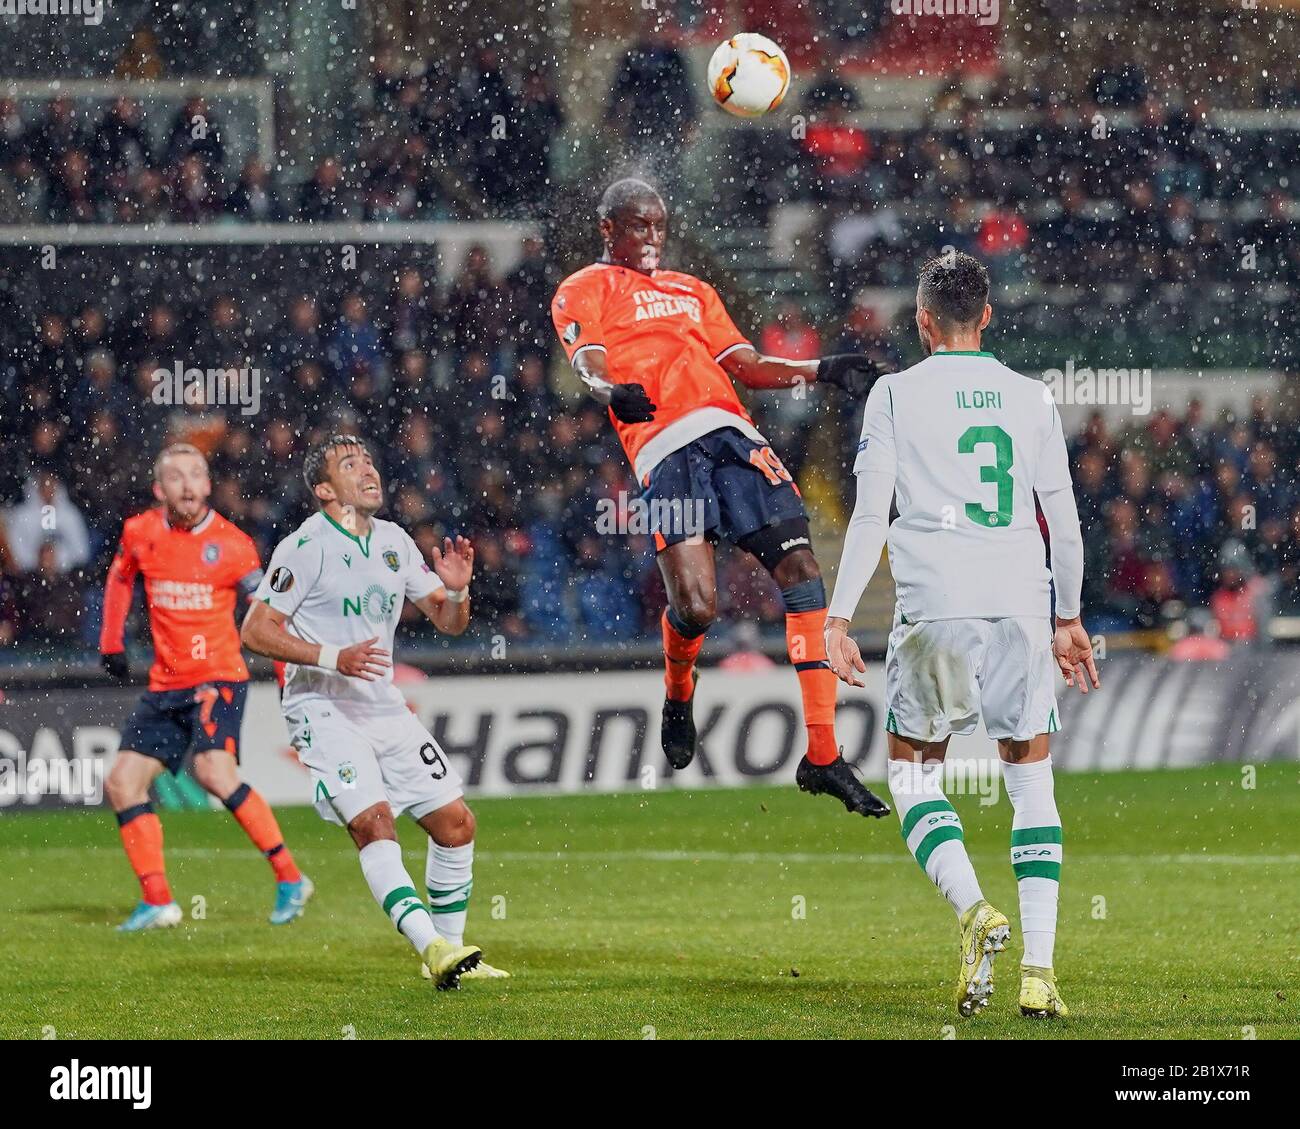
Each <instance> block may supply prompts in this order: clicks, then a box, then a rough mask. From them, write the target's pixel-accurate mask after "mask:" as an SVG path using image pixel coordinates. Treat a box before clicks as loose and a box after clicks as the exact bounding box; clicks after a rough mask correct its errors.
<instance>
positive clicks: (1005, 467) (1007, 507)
mask: <svg viewBox="0 0 1300 1129" xmlns="http://www.w3.org/2000/svg"><path fill="white" fill-rule="evenodd" d="M981 443H988V444H991V445H992V447H993V462H991V463H984V464H983V465H982V466H981V467H980V481H981V482H994V483H997V487H998V508H997V509H996V510H990V509H989V508H988V507H987V506H984V505H981V504H979V503H977V502H967V503H966V516H967V517H968V518H970V520H971V521H973V522H975V523H976V524H978V525H983V526H985V527H987V528H989V529H996V528H999V527H1005V526H1008V525H1010V524H1011V505H1012V501H1013V499H1014V497H1015V482H1014V481H1013V480H1012V478H1011V463H1012V457H1013V454H1014V452H1013V448H1012V446H1011V436H1010V435H1008V434H1007V433H1006V432H1005V431H1003V430H1002V428H1000V427H996V426H984V427H968V428H967V429H966V430H965V431H963V432H962V435H961V438H960V439H958V440H957V453H958V454H959V455H972V454H974V453H975V448H976V447H978V446H979V445H980V444H981Z"/></svg>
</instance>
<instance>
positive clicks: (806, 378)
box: [719, 346, 880, 397]
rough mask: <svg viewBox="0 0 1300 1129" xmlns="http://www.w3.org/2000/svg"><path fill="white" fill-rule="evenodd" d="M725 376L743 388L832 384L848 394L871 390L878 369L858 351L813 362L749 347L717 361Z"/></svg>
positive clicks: (858, 394)
mask: <svg viewBox="0 0 1300 1129" xmlns="http://www.w3.org/2000/svg"><path fill="white" fill-rule="evenodd" d="M719 363H720V364H721V365H722V367H723V369H724V370H725V371H726V373H727V375H728V376H730V377H731V378H732V379H733V380H738V381H739V382H740V383H741V384H743V385H744V386H745V387H746V388H756V389H764V388H794V387H797V386H798V385H801V384H813V383H819V384H834V385H835V386H836V387H837V388H842V389H844V391H845V392H847V393H848V394H849V395H850V396H855V397H862V396H865V395H866V394H867V393H868V392H870V391H871V386H872V384H874V383H875V380H876V378H877V377H878V376H879V375H880V368H879V366H878V365H877V364H876V362H875V361H873V360H872V359H871V358H870V357H868V356H866V355H865V354H861V353H837V354H832V355H830V356H826V357H822V358H821V359H820V360H815V361H789V360H786V359H785V358H784V357H769V356H765V355H764V354H762V353H760V352H758V350H757V349H753V348H751V347H749V346H745V347H744V348H742V349H735V350H733V351H732V352H730V353H728V354H727V355H726V356H725V357H723V358H722V360H721V361H720V362H719Z"/></svg>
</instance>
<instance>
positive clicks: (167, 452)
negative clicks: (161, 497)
mask: <svg viewBox="0 0 1300 1129" xmlns="http://www.w3.org/2000/svg"><path fill="white" fill-rule="evenodd" d="M173 455H197V456H198V457H199V458H200V459H202V460H203V469H204V470H207V469H208V458H207V456H206V455H205V454H204V453H203V452H202V451H200V450H199V449H198V448H197V447H196V446H194V444H193V443H172V444H170V445H169V446H166V447H164V448H163V449H162V450H161V451H159V452H158V457H157V458H156V459H155V460H154V464H153V478H154V481H155V482H157V481H158V479H159V478H161V477H162V468H163V463H164V462H165V461H166V460H167V459H169V458H171V457H172V456H173Z"/></svg>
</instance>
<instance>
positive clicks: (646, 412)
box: [609, 384, 658, 423]
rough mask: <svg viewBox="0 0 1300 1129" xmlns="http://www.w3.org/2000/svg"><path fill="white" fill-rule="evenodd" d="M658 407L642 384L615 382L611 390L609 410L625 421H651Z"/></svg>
mask: <svg viewBox="0 0 1300 1129" xmlns="http://www.w3.org/2000/svg"><path fill="white" fill-rule="evenodd" d="M657 408H658V405H656V404H652V403H650V397H649V396H647V395H646V391H645V386H644V385H642V384H615V385H614V387H613V388H612V389H611V390H610V393H609V410H610V411H611V412H613V413H614V415H615V417H616V418H618V419H620V420H622V422H623V423H649V422H650V421H651V420H652V419H654V418H655V411H656V410H657Z"/></svg>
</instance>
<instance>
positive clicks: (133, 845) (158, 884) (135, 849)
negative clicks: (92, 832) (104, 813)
mask: <svg viewBox="0 0 1300 1129" xmlns="http://www.w3.org/2000/svg"><path fill="white" fill-rule="evenodd" d="M117 828H118V832H119V833H120V834H121V836H122V846H123V847H125V848H126V858H127V861H128V862H129V863H130V864H131V869H132V870H134V871H135V876H136V878H138V879H139V880H140V890H141V894H142V896H143V898H144V900H145V901H146V902H148V903H149V904H150V905H151V906H165V905H166V904H167V903H168V902H170V901H171V900H172V892H171V888H170V887H169V886H168V885H167V872H166V870H165V868H164V865H163V829H162V821H161V820H160V819H159V818H158V817H157V816H156V815H154V811H153V808H151V807H150V806H149V805H148V804H136V806H135V807H133V808H126V809H125V810H124V811H120V812H118V813H117Z"/></svg>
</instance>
